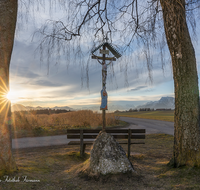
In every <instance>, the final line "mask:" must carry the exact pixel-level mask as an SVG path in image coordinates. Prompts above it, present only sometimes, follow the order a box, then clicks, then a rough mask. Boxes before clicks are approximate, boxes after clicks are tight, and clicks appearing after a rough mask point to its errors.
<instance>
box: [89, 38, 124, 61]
mask: <svg viewBox="0 0 200 190" xmlns="http://www.w3.org/2000/svg"><path fill="white" fill-rule="evenodd" d="M104 45H105V46H106V47H107V48H108V49H109V50H110V51H111V52H112V54H113V55H114V56H115V57H116V58H120V57H121V56H122V55H121V54H120V53H119V52H118V51H117V50H116V49H115V48H114V47H113V46H112V45H111V44H110V43H108V42H103V43H102V44H100V45H99V46H97V47H96V48H95V49H93V50H92V51H91V53H92V54H93V53H94V52H96V51H97V50H98V49H100V48H101V47H102V46H104Z"/></svg>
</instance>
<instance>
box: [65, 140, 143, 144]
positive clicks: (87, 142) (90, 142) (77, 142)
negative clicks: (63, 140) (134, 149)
mask: <svg viewBox="0 0 200 190" xmlns="http://www.w3.org/2000/svg"><path fill="white" fill-rule="evenodd" d="M93 142H94V141H85V142H84V141H83V144H86V145H92V144H93ZM118 143H119V144H127V142H118ZM131 144H145V142H131ZM68 145H80V141H70V142H69V143H68Z"/></svg>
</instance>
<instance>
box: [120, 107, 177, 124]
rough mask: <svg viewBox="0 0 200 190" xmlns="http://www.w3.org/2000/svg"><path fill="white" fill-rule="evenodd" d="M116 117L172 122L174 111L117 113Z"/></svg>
mask: <svg viewBox="0 0 200 190" xmlns="http://www.w3.org/2000/svg"><path fill="white" fill-rule="evenodd" d="M116 115H117V116H121V117H135V118H143V119H155V120H162V121H171V122H174V110H171V111H140V112H119V113H116Z"/></svg>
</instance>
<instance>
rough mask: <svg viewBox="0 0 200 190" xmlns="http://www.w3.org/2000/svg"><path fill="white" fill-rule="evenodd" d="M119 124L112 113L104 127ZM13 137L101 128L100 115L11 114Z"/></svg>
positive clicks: (108, 115)
mask: <svg viewBox="0 0 200 190" xmlns="http://www.w3.org/2000/svg"><path fill="white" fill-rule="evenodd" d="M119 124H121V121H119V117H118V116H115V115H114V114H112V113H108V114H106V125H107V126H108V127H109V126H117V125H119ZM12 126H13V128H12V131H13V136H15V137H16V136H17V137H24V136H42V135H56V134H62V133H63V132H64V133H65V132H66V130H67V129H69V128H93V129H95V128H98V127H101V126H102V115H101V114H99V113H97V112H93V111H90V110H82V111H75V112H68V113H60V114H52V115H46V114H40V115H33V114H30V113H28V114H27V113H24V112H15V113H13V114H12Z"/></svg>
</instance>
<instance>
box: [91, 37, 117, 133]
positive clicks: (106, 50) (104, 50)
mask: <svg viewBox="0 0 200 190" xmlns="http://www.w3.org/2000/svg"><path fill="white" fill-rule="evenodd" d="M107 40H108V39H106V42H104V43H102V44H101V45H99V46H98V47H96V48H95V49H94V50H92V51H91V53H92V59H97V61H98V62H99V63H100V64H101V65H102V90H101V106H100V110H102V120H103V125H102V131H105V128H106V110H108V106H107V99H108V94H107V92H106V78H107V67H108V65H110V63H112V61H116V58H117V59H118V58H119V57H121V54H120V53H118V52H117V50H116V49H115V48H114V47H113V46H112V45H111V44H110V43H108V42H107ZM101 48H102V49H101ZM97 50H99V53H100V54H102V56H97V55H95V54H94V53H95V52H96V51H97ZM110 52H111V53H112V57H106V55H109V54H110ZM106 61H109V63H107V64H106Z"/></svg>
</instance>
